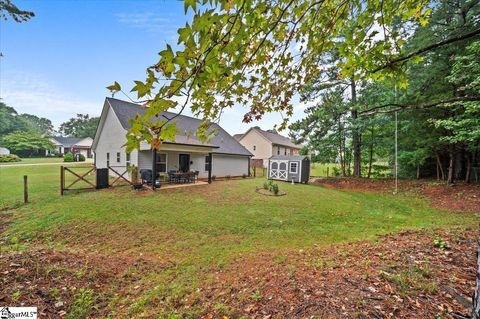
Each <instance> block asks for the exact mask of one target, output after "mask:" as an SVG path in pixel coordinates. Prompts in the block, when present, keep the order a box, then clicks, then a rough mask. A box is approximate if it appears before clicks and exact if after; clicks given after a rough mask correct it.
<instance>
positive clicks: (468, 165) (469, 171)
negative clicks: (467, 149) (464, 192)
mask: <svg viewBox="0 0 480 319" xmlns="http://www.w3.org/2000/svg"><path fill="white" fill-rule="evenodd" d="M465 157H466V158H467V171H466V172H465V182H466V183H470V175H471V172H472V160H471V158H470V154H468V153H466V155H465Z"/></svg>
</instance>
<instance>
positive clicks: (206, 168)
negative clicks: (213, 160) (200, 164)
mask: <svg viewBox="0 0 480 319" xmlns="http://www.w3.org/2000/svg"><path fill="white" fill-rule="evenodd" d="M209 169H210V156H205V171H207V172H208V170H209Z"/></svg>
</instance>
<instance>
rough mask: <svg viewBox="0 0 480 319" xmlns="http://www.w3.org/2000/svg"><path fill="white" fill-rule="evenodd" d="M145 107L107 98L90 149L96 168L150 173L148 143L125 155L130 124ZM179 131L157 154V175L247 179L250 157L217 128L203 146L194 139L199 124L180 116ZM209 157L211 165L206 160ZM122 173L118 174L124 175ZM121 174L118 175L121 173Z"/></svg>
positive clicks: (222, 130) (166, 113)
mask: <svg viewBox="0 0 480 319" xmlns="http://www.w3.org/2000/svg"><path fill="white" fill-rule="evenodd" d="M145 110H146V107H144V106H141V105H138V104H135V103H130V102H126V101H122V100H118V99H114V98H106V99H105V103H104V105H103V110H102V115H101V117H100V121H99V123H98V127H97V131H96V134H95V139H94V140H93V145H92V149H93V151H94V152H95V166H96V167H97V168H107V167H112V168H113V169H115V170H117V171H120V170H122V169H123V171H124V170H125V168H126V167H127V165H135V166H137V167H138V169H140V170H141V169H152V167H153V165H152V164H153V163H152V161H153V156H152V155H153V153H152V150H151V148H150V145H149V144H148V143H147V142H141V143H140V149H139V150H134V151H132V152H131V153H130V154H128V153H127V152H126V151H125V148H124V144H125V143H126V134H127V130H128V129H129V128H130V123H129V120H130V119H133V118H135V116H136V115H137V114H140V115H143V114H144V112H145ZM174 115H175V113H170V112H162V113H161V114H160V115H159V117H160V118H172V117H173V116H174ZM173 121H174V122H175V123H176V127H177V129H178V134H177V135H176V136H175V142H169V141H165V142H163V143H162V145H161V146H160V150H159V151H157V156H156V163H155V168H156V171H157V172H159V173H166V172H168V171H171V170H175V171H178V170H180V171H185V172H186V171H198V172H199V177H200V178H208V171H209V168H210V167H211V175H212V176H213V175H214V176H216V177H225V176H232V177H233V176H243V175H248V173H249V165H250V157H251V156H252V154H251V153H250V152H249V151H247V150H246V149H245V148H244V147H243V146H242V145H241V144H240V143H238V142H237V141H236V140H235V139H234V138H233V137H232V136H231V135H230V134H228V133H227V132H226V131H225V130H224V129H223V128H221V127H220V126H219V125H217V124H215V123H212V128H213V129H216V130H217V134H216V135H215V136H214V137H213V138H212V139H211V140H210V141H209V142H208V143H203V142H202V141H200V140H199V139H197V138H196V131H197V128H198V126H199V125H200V123H201V120H199V119H196V118H193V117H188V116H185V115H179V116H177V117H176V118H175V119H174V120H173ZM210 154H211V160H212V162H211V164H210V165H209V159H210V156H209V155H210ZM123 171H121V172H123ZM121 172H120V173H121Z"/></svg>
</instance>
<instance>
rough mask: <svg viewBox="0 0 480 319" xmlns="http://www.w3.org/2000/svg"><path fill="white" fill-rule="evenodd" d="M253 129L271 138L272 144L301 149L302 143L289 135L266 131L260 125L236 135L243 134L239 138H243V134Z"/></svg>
mask: <svg viewBox="0 0 480 319" xmlns="http://www.w3.org/2000/svg"><path fill="white" fill-rule="evenodd" d="M251 130H256V131H257V132H258V133H260V134H261V135H262V136H263V137H265V138H266V139H267V140H269V141H270V142H271V143H272V144H275V145H281V146H287V147H291V148H296V149H301V148H302V146H301V145H297V144H294V143H293V142H292V140H291V139H289V138H288V137H285V136H283V135H280V134H278V133H272V132H268V131H264V130H262V129H261V128H258V127H252V128H250V129H249V130H248V131H247V132H245V134H236V135H242V136H240V137H239V140H240V139H241V138H243V136H245V135H247V133H248V132H250V131H251Z"/></svg>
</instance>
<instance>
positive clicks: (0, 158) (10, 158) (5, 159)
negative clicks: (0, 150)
mask: <svg viewBox="0 0 480 319" xmlns="http://www.w3.org/2000/svg"><path fill="white" fill-rule="evenodd" d="M21 160H22V159H21V158H20V157H18V156H17V155H15V154H5V155H0V163H9V162H20V161H21Z"/></svg>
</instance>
